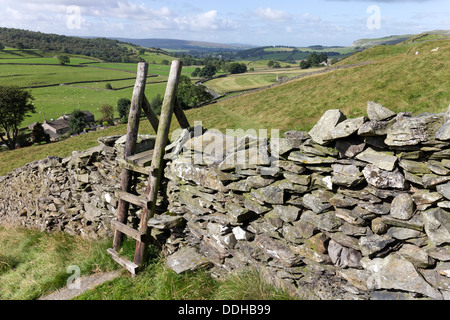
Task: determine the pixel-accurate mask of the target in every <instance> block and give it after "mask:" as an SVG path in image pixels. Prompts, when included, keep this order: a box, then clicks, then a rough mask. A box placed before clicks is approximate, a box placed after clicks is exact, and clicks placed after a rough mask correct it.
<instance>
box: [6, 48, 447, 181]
mask: <svg viewBox="0 0 450 320" xmlns="http://www.w3.org/2000/svg"><path fill="white" fill-rule="evenodd" d="M437 47H439V48H440V49H439V50H438V51H431V50H432V49H435V48H437ZM416 52H418V54H417V55H416ZM358 62H371V63H370V64H368V65H364V66H358V67H351V68H348V69H341V70H335V71H331V72H328V73H324V74H320V75H315V76H308V77H305V78H302V79H298V80H292V81H290V82H287V83H284V84H279V85H275V86H274V87H272V88H270V89H264V90H260V91H257V92H254V93H249V94H245V95H241V96H237V97H234V98H231V99H229V100H226V101H219V102H217V103H215V104H211V105H207V106H204V107H202V108H198V109H193V110H187V111H186V114H187V116H188V118H189V120H190V122H191V123H192V124H193V123H194V121H202V123H203V126H204V127H206V128H215V129H220V130H225V129H237V128H241V129H244V130H247V129H250V128H253V129H259V128H263V129H280V130H281V131H282V132H283V131H287V130H305V131H309V130H310V129H311V128H312V126H313V124H314V123H316V122H317V121H318V119H319V118H320V117H321V116H322V114H323V113H324V112H325V111H326V110H328V109H341V110H342V111H343V112H344V113H345V114H347V115H348V116H350V117H358V116H362V115H365V113H366V106H367V101H377V102H379V103H381V104H383V105H385V106H386V107H388V108H389V109H391V110H393V111H396V112H401V111H408V112H413V113H415V114H419V113H423V112H444V111H445V110H446V109H447V108H448V106H449V104H450V92H449V90H448V88H450V39H441V40H432V41H425V42H421V43H415V42H413V43H408V41H407V42H404V43H400V44H397V45H386V46H376V47H373V48H371V49H368V50H366V51H364V52H360V53H357V54H355V55H353V56H352V57H350V58H347V59H346V60H344V61H342V62H340V63H338V65H345V64H351V65H354V64H356V63H358ZM12 67H14V66H12ZM121 67H123V68H125V67H127V68H128V65H121ZM129 67H130V68H131V65H130V66H129ZM155 67H156V66H155ZM161 67H162V66H161ZM2 68H4V66H2ZM30 68H31V66H30ZM55 68H56V67H55ZM58 68H61V67H58ZM87 70H88V69H87ZM150 70H151V72H157V70H154V71H152V66H151V68H150ZM183 70H184V69H183ZM167 71H168V70H167ZM167 71H166V72H167ZM186 71H187V72H192V71H191V70H189V69H187V70H186ZM11 72H12V74H15V73H17V71H13V70H12V71H11ZM100 75H101V74H98V75H96V76H97V77H98V76H100ZM107 76H110V75H107ZM131 76H133V75H131ZM243 77H247V75H244V76H243ZM105 79H107V78H105ZM244 79H245V78H244ZM132 83H133V80H129V85H130V86H131V85H132ZM99 86H102V84H99ZM113 86H114V83H113ZM156 86H158V87H153V86H149V89H148V90H149V93H148V95H149V96H152V95H154V94H155V93H156V92H163V90H164V87H165V85H164V84H156ZM65 89H71V90H79V92H78V91H77V92H76V93H75V92H73V94H75V95H77V94H78V95H80V96H81V97H86V98H90V96H86V91H83V89H79V88H65ZM155 89H157V90H155ZM53 90H55V91H53ZM56 90H60V89H59V88H58V87H55V88H47V89H39V91H34V92H35V93H36V96H37V97H42V98H43V100H42V101H44V102H45V104H48V105H50V104H51V103H52V101H53V100H54V97H55V96H57V93H56ZM84 90H85V89H84ZM131 91H132V88H129V89H126V90H125V91H123V92H122V90H120V91H114V92H110V93H108V92H102V91H96V92H95V93H94V94H95V95H96V98H97V99H98V98H99V96H100V94H102V95H105V97H106V95H107V94H108V95H109V94H113V95H114V97H112V100H111V101H112V102H111V103H114V102H115V101H117V98H118V97H131ZM63 94H65V95H66V96H67V94H68V93H63ZM71 94H72V93H71ZM117 95H118V96H117ZM84 100H85V99H83V101H84ZM102 100H103V101H106V99H103V98H102ZM86 102H89V101H86ZM86 105H88V106H89V105H90V102H89V103H88V104H86V103H85V102H83V106H86ZM54 108H55V110H57V109H58V110H59V111H61V109H60V106H58V105H56V104H55V106H54ZM96 108H97V106H96V105H95V104H94V107H93V109H96ZM70 110H72V109H70ZM36 116H40V117H42V115H39V114H37V115H36ZM30 120H31V119H30ZM176 127H177V126H176V124H173V126H172V130H174V129H176ZM125 132H126V126H119V127H114V128H112V129H111V130H108V131H105V132H98V133H95V134H89V135H86V136H83V137H76V138H71V139H68V140H66V141H63V142H59V143H57V144H52V145H44V146H37V147H30V148H26V149H23V150H15V151H8V152H2V153H0V163H1V164H2V165H1V166H0V171H1V172H0V175H2V174H5V173H6V172H9V171H10V170H12V169H14V168H15V167H19V166H21V165H24V164H25V163H27V162H31V161H34V160H38V159H42V158H45V157H46V156H48V155H53V154H55V155H58V156H67V155H70V154H71V152H72V151H73V150H74V149H75V150H83V149H87V148H89V147H91V146H93V145H95V143H96V139H97V137H98V136H99V135H103V136H105V135H112V134H125ZM142 132H144V133H151V132H152V130H151V129H150V125H149V124H148V121H145V120H144V121H143V122H142ZM17 159H20V161H18V160H17Z"/></svg>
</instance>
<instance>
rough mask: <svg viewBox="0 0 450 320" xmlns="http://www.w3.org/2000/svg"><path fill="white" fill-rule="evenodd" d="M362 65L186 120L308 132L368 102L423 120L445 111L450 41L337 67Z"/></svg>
mask: <svg viewBox="0 0 450 320" xmlns="http://www.w3.org/2000/svg"><path fill="white" fill-rule="evenodd" d="M422 39H423V38H422ZM426 39H429V36H428V38H426ZM437 47H439V50H437V51H436V50H435V48H437ZM416 53H418V54H416ZM361 62H370V64H366V65H361V66H355V67H352V68H348V69H340V70H336V71H332V72H330V73H325V74H321V75H314V76H310V77H306V78H303V79H299V80H293V81H290V82H287V83H284V84H280V85H277V86H274V87H272V88H270V89H264V90H260V91H257V92H254V93H249V94H245V95H241V96H238V97H234V98H232V99H228V100H225V101H218V102H217V103H215V104H211V105H208V106H205V107H203V108H198V109H194V110H189V111H188V112H187V116H188V118H189V119H190V120H202V121H203V126H204V127H206V128H216V129H219V130H222V129H229V128H232V129H237V128H241V129H244V130H247V129H251V128H252V129H258V128H265V129H268V128H269V129H271V128H275V129H279V130H281V131H285V130H305V131H309V130H310V129H311V128H312V126H313V125H314V124H315V123H317V121H318V119H319V118H320V117H321V116H322V115H323V113H324V112H325V111H327V110H328V109H341V110H342V111H343V112H344V113H345V114H347V115H349V117H351V118H356V117H360V116H367V114H366V107H367V101H377V102H379V103H381V104H382V105H384V106H385V107H387V108H389V109H391V110H393V111H395V112H402V111H407V112H412V113H414V114H419V113H423V112H445V111H446V110H447V108H448V106H449V104H450V91H449V90H448V88H450V78H449V77H448V74H449V72H450V38H445V37H444V38H442V39H437V40H434V39H431V40H425V41H421V42H410V41H405V42H402V43H399V44H397V45H384V46H375V47H372V48H370V49H367V50H365V51H363V52H359V53H356V54H354V55H353V56H351V57H349V58H347V59H344V60H343V61H342V62H339V63H338V64H336V66H339V65H343V64H353V65H355V64H357V63H361Z"/></svg>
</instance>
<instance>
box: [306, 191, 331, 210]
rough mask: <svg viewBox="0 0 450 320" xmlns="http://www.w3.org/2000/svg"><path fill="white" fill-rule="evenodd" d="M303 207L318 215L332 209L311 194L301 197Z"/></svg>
mask: <svg viewBox="0 0 450 320" xmlns="http://www.w3.org/2000/svg"><path fill="white" fill-rule="evenodd" d="M303 205H304V206H305V207H306V208H308V209H311V210H312V211H314V212H315V213H318V214H319V213H322V212H324V211H325V210H327V209H330V208H331V207H332V206H331V203H325V202H323V201H322V200H321V199H319V198H318V197H316V196H314V195H312V194H306V195H305V196H304V197H303Z"/></svg>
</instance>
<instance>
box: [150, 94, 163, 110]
mask: <svg viewBox="0 0 450 320" xmlns="http://www.w3.org/2000/svg"><path fill="white" fill-rule="evenodd" d="M163 101H164V100H163V98H162V97H161V95H160V94H159V93H158V95H157V96H156V97H154V98H153V99H152V101H150V107H151V108H152V110H153V111H154V112H155V113H156V114H157V115H160V114H161V108H162V105H163Z"/></svg>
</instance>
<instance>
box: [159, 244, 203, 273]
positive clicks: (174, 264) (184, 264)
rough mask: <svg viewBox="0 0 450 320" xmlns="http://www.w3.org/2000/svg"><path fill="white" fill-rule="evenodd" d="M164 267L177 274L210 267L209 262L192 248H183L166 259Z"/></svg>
mask: <svg viewBox="0 0 450 320" xmlns="http://www.w3.org/2000/svg"><path fill="white" fill-rule="evenodd" d="M166 265H167V266H168V267H169V268H170V269H172V270H173V271H175V272H176V273H178V274H182V273H184V272H186V271H195V270H198V269H200V268H205V267H208V266H211V262H210V261H209V260H208V259H207V258H206V257H204V256H203V255H201V254H200V253H198V251H197V250H196V249H194V248H193V247H184V248H182V249H180V250H178V251H177V252H175V253H174V254H172V255H171V256H169V257H168V258H167V259H166Z"/></svg>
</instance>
